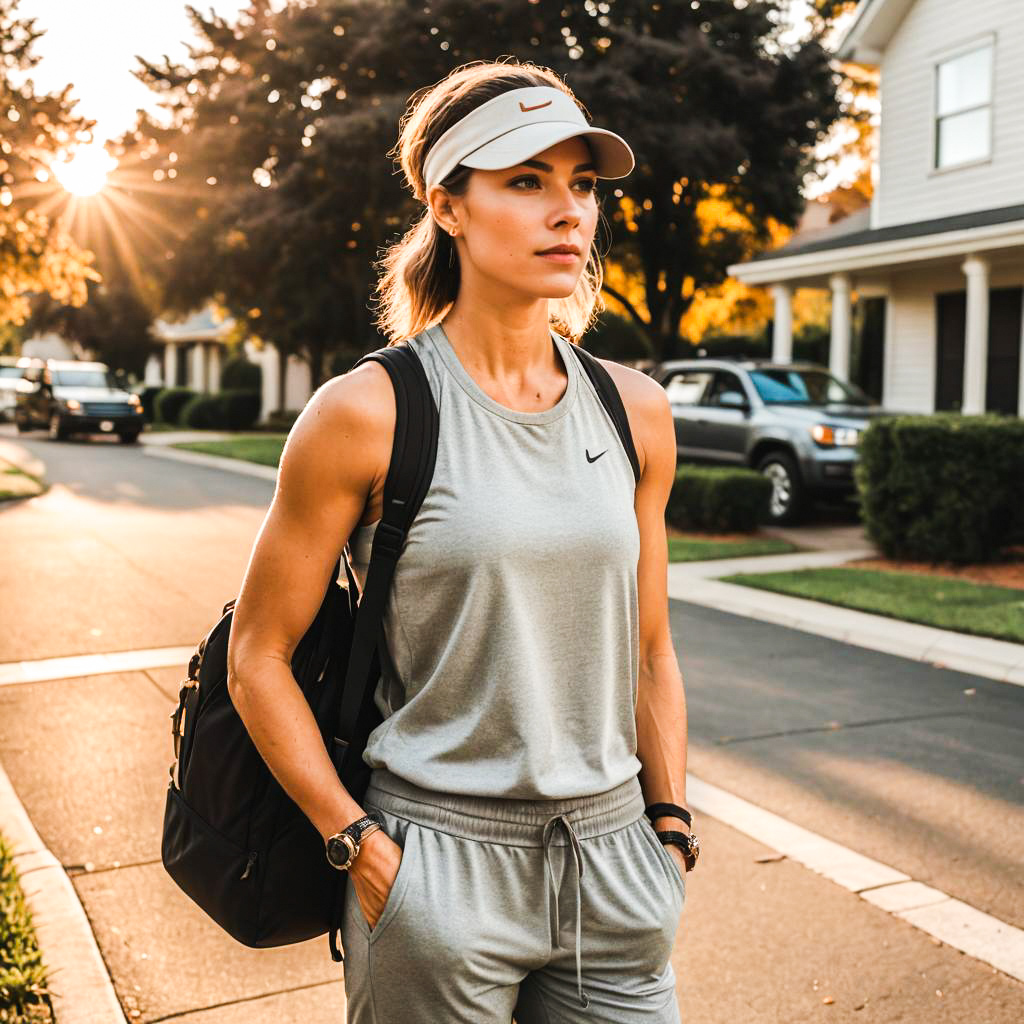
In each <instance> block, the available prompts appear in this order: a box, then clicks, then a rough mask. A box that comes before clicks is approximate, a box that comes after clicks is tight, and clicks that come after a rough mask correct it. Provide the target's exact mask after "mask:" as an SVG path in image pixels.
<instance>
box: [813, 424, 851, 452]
mask: <svg viewBox="0 0 1024 1024" xmlns="http://www.w3.org/2000/svg"><path fill="white" fill-rule="evenodd" d="M811 437H813V438H814V441H815V444H819V445H821V446H822V447H823V448H852V447H854V446H855V445H856V444H857V442H858V441H859V440H860V431H859V430H858V429H857V428H856V427H833V426H832V425H831V424H830V423H815V424H814V426H813V427H811Z"/></svg>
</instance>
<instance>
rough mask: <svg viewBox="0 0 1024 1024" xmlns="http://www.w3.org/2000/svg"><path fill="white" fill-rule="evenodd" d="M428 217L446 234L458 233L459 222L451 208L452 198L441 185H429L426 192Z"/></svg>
mask: <svg viewBox="0 0 1024 1024" xmlns="http://www.w3.org/2000/svg"><path fill="white" fill-rule="evenodd" d="M427 205H428V206H429V207H430V215H431V216H432V217H433V218H434V220H435V221H436V222H437V224H438V225H439V226H440V228H441V230H442V231H444V232H445V233H446V234H449V235H450V234H452V233H453V232H457V231H458V227H459V220H458V216H457V215H456V213H455V210H454V208H453V206H452V197H451V196H450V195H449V194H448V190H447V189H446V188H445V187H444V186H443V185H431V187H430V189H429V190H428V191H427Z"/></svg>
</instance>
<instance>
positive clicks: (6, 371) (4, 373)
mask: <svg viewBox="0 0 1024 1024" xmlns="http://www.w3.org/2000/svg"><path fill="white" fill-rule="evenodd" d="M22 372H23V371H22V368H21V367H20V366H0V377H16V378H17V379H18V380H21V377H22Z"/></svg>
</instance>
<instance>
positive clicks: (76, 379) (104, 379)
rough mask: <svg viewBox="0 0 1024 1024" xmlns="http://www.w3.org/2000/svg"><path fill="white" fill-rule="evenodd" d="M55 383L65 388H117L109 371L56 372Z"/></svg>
mask: <svg viewBox="0 0 1024 1024" xmlns="http://www.w3.org/2000/svg"><path fill="white" fill-rule="evenodd" d="M53 382H54V383H55V384H59V385H61V386H62V387H65V388H108V387H109V388H113V387H117V384H116V383H115V382H114V379H113V374H112V373H110V371H109V370H97V369H91V370H54V371H53Z"/></svg>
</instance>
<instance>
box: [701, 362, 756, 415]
mask: <svg viewBox="0 0 1024 1024" xmlns="http://www.w3.org/2000/svg"><path fill="white" fill-rule="evenodd" d="M727 392H730V393H732V394H733V395H739V396H740V398H742V399H743V401H744V402H745V401H747V394H746V392H745V391H744V390H743V384H742V383H741V382H740V379H739V377H737V376H736V374H735V373H728V372H726V371H725V370H719V372H718V373H716V374H715V380H714V383H713V384H712V385H711V387H710V388H709V389H708V393H707V397H706V398H705V399H704V405H718V406H720V405H723V402H722V395H724V394H726V393H727ZM724 404H725V405H726V406H727V407H728V405H729V403H728V402H726V403H724ZM732 408H734V409H735V408H736V406H735V405H734V406H732Z"/></svg>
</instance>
